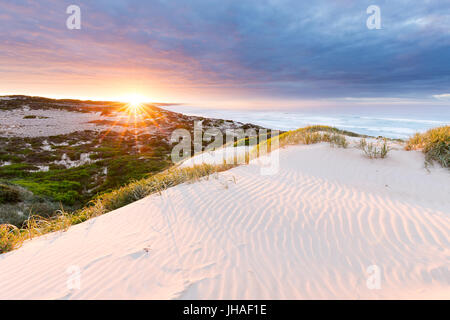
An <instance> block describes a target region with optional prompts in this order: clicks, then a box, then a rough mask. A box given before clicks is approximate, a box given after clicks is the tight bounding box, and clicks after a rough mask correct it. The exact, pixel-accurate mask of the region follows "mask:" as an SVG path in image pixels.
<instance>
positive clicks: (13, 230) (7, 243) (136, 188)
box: [0, 164, 235, 254]
mask: <svg viewBox="0 0 450 320" xmlns="http://www.w3.org/2000/svg"><path fill="white" fill-rule="evenodd" d="M234 166H235V165H232V164H223V165H215V166H213V165H209V164H202V165H197V166H194V167H191V168H182V169H179V168H175V169H168V170H166V171H164V172H161V173H158V174H155V175H154V176H151V177H149V178H145V179H141V180H138V181H134V182H131V183H129V184H128V185H126V186H123V187H121V188H118V189H116V190H114V191H111V192H108V193H104V194H102V195H99V196H98V197H97V198H96V199H94V200H92V201H91V202H90V203H89V205H88V206H86V207H84V208H82V209H80V210H77V211H75V212H73V213H68V212H65V211H64V210H63V209H61V210H58V212H57V214H56V216H53V217H50V218H45V217H42V216H38V215H31V216H30V217H29V218H28V219H27V220H26V221H25V222H24V224H23V226H22V228H21V229H19V228H17V227H16V226H13V225H7V224H3V225H0V254H1V253H5V252H8V251H11V250H14V249H16V248H18V247H20V246H21V245H22V243H23V241H25V240H27V239H32V238H33V237H36V236H40V235H43V234H46V233H50V232H55V231H60V230H67V228H69V227H70V226H71V225H75V224H78V223H81V222H84V221H86V220H88V219H91V218H94V217H97V216H100V215H102V214H105V213H107V212H110V211H113V210H115V209H118V208H121V207H123V206H125V205H127V204H130V203H132V202H135V201H137V200H140V199H142V198H144V197H146V196H148V195H151V194H155V193H161V192H162V191H164V190H166V189H167V188H170V187H173V186H176V185H178V184H181V183H190V182H194V181H198V180H199V179H200V178H202V177H207V176H209V175H211V174H213V173H217V172H221V171H225V170H228V169H231V168H232V167H234Z"/></svg>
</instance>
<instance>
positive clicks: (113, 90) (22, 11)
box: [0, 0, 450, 109]
mask: <svg viewBox="0 0 450 320" xmlns="http://www.w3.org/2000/svg"><path fill="white" fill-rule="evenodd" d="M69 5H77V6H79V7H80V9H81V29H79V30H77V29H74V30H70V29H68V28H67V26H66V20H67V19H68V18H69V16H70V14H67V13H66V10H67V7H68V6H69ZM370 5H377V6H378V7H379V8H380V16H381V21H380V22H381V23H380V25H381V26H380V27H381V28H380V29H369V28H368V27H367V24H366V22H367V19H368V18H369V17H370V16H371V14H368V13H367V12H366V10H367V8H368V7H369V6H370ZM6 94H26V95H38V96H47V97H57V98H60V97H61V98H81V99H93V100H127V99H128V98H129V97H130V96H133V95H134V96H135V97H138V98H139V99H142V100H146V101H160V102H177V103H190V104H198V105H204V106H210V107H212V106H220V107H227V106H228V107H236V108H239V107H242V106H247V107H255V108H261V109H264V108H267V109H270V108H301V107H306V106H307V107H320V106H337V107H339V106H348V105H351V106H374V107H377V106H384V107H385V106H398V105H404V106H413V105H414V106H444V107H448V106H449V105H450V1H443V0H421V1H410V0H408V1H404V0H388V1H382V0H355V1H352V0H333V1H331V0H328V1H324V0H314V1H311V0H309V1H303V0H302V1H301V0H293V1H289V0H286V1H284V0H245V1H243V0H240V1H227V0H221V1H212V0H202V1H200V0H198V1H197V0H190V1H186V0H150V1H139V0H134V1H133V0H96V1H93V0H91V1H87V0H86V1H76V0H70V1H61V0H40V1H25V0H23V1H20V0H17V1H16V0H0V95H6Z"/></svg>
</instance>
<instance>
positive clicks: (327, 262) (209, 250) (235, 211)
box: [0, 144, 450, 299]
mask: <svg viewBox="0 0 450 320" xmlns="http://www.w3.org/2000/svg"><path fill="white" fill-rule="evenodd" d="M449 177H450V176H449V174H448V172H447V171H445V170H444V169H439V168H433V169H431V172H430V173H428V172H427V171H426V170H425V169H424V168H423V155H422V154H420V153H419V152H406V151H400V150H397V151H395V150H394V151H392V152H391V153H390V157H389V158H387V159H384V160H369V159H366V158H364V157H363V156H362V155H361V152H360V151H358V150H355V149H346V150H344V149H333V150H331V149H330V147H329V146H328V145H326V144H318V145H312V146H295V147H289V148H287V149H283V150H281V152H280V171H279V173H278V174H276V175H274V176H261V175H260V168H259V166H258V164H251V165H247V166H241V167H238V168H235V169H232V170H229V171H227V172H225V173H221V174H220V175H219V177H218V178H217V179H215V178H213V177H210V178H209V179H208V180H205V181H202V182H198V183H194V184H185V185H180V186H177V187H174V188H171V189H169V190H166V191H165V192H163V193H162V195H161V196H159V195H154V196H150V197H148V198H145V199H143V200H141V201H138V202H136V203H133V204H131V205H128V206H126V207H124V208H122V209H119V210H116V211H114V212H111V213H109V214H106V215H104V216H101V217H98V218H96V219H92V220H90V221H87V222H85V223H83V224H80V225H77V226H74V227H72V228H70V229H69V230H68V231H67V232H63V233H55V234H51V235H47V236H44V237H41V238H38V239H34V240H32V241H29V242H27V243H26V244H25V245H24V246H23V247H22V248H21V249H19V250H16V251H13V252H10V253H7V254H4V255H0V298H2V299H5V298H13V299H18V298H26V299H30V298H31V299H65V298H70V299H82V298H87V299H98V298H119V299H122V298H127V299H146V298H150V299H174V298H180V299H191V298H192V299H206V298H208V299H217V298H230V299H234V298H244V299H246V298H250V299H260V298H263V299H265V298H274V299H279V298H280V299H284V298H288V299H310V298H318V299H323V298H331V299H335V298H343V299H360V298H369V299H377V298H401V299H410V298H445V299H449V298H450V271H449V265H450V264H449V262H450V245H449V242H450V234H449V232H450V217H449V213H450V202H449V199H450V197H449V195H450V183H449ZM371 265H377V266H378V267H379V268H380V270H381V273H382V274H381V281H380V284H381V288H380V289H369V288H368V287H367V285H366V281H367V278H368V276H369V275H368V273H367V272H366V271H367V268H368V267H369V266H371ZM74 266H75V267H74ZM77 268H79V270H80V271H81V282H80V284H81V289H79V290H78V289H72V290H69V289H68V287H67V281H68V279H69V280H70V278H69V276H70V274H69V273H68V272H70V271H72V272H73V271H76V270H77ZM69 283H73V282H70V281H69Z"/></svg>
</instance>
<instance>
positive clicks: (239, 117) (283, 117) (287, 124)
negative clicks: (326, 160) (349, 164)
mask: <svg viewBox="0 0 450 320" xmlns="http://www.w3.org/2000/svg"><path fill="white" fill-rule="evenodd" d="M164 108H165V109H168V110H170V111H175V112H180V113H183V114H186V115H193V116H194V115H195V116H202V117H205V118H218V119H225V120H234V121H239V122H243V123H253V124H257V125H260V126H263V127H266V128H270V129H277V130H292V129H297V128H300V127H304V126H307V125H315V124H319V125H329V126H333V127H336V128H339V129H343V130H348V131H353V132H356V133H360V134H367V135H370V136H375V137H377V136H383V137H388V138H399V139H407V138H408V137H410V136H411V135H413V134H414V133H416V132H424V131H426V130H428V129H430V128H434V127H438V126H443V125H450V106H448V107H446V106H438V107H436V106H433V107H427V108H424V107H416V106H415V107H405V106H401V107H395V108H393V107H389V108H387V107H383V108H363V109H356V108H346V109H338V108H334V109H333V108H328V109H324V108H321V109H317V110H313V109H301V110H235V109H206V108H202V107H196V106H188V105H172V106H165V107H164Z"/></svg>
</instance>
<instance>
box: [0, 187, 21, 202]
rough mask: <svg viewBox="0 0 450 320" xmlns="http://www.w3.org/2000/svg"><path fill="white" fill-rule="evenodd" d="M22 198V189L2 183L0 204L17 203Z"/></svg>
mask: <svg viewBox="0 0 450 320" xmlns="http://www.w3.org/2000/svg"><path fill="white" fill-rule="evenodd" d="M20 200H21V197H20V191H19V190H18V189H17V188H14V187H12V186H9V185H6V184H3V183H0V204H4V203H17V202H19V201H20Z"/></svg>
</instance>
